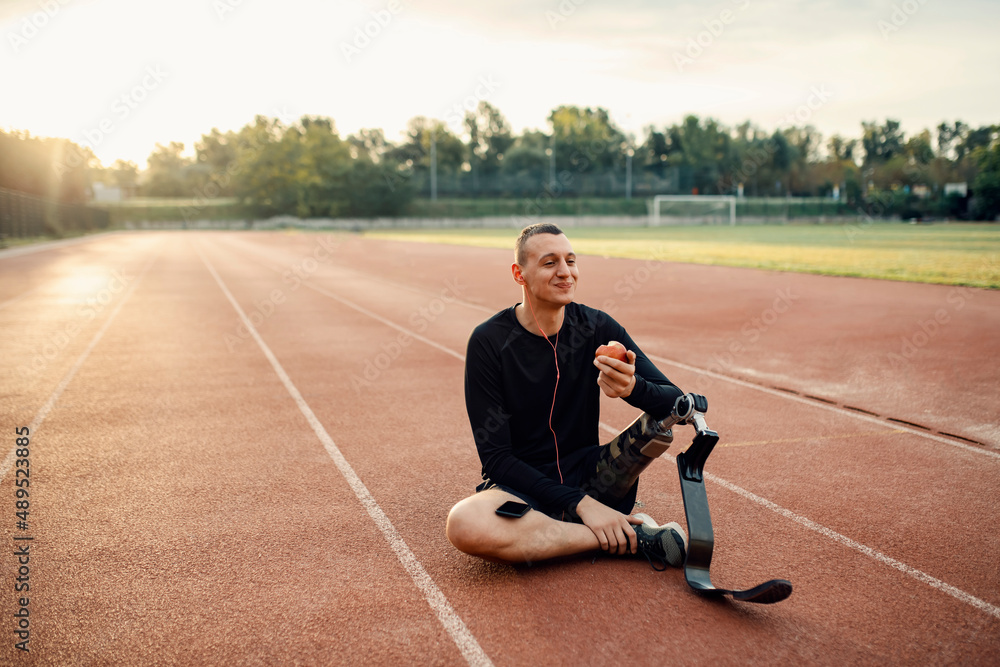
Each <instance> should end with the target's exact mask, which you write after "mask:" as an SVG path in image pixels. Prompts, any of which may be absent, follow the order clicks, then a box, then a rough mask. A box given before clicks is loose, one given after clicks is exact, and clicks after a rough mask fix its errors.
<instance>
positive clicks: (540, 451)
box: [465, 303, 683, 511]
mask: <svg viewBox="0 0 1000 667" xmlns="http://www.w3.org/2000/svg"><path fill="white" fill-rule="evenodd" d="M514 308H515V307H514V306H511V307H510V308H507V309H505V310H502V311H500V312H499V313H497V314H496V315H494V316H493V317H491V318H490V319H489V320H487V321H486V322H483V323H482V324H480V325H479V326H478V327H476V329H475V330H474V331H473V332H472V336H471V337H470V338H469V344H468V349H467V352H466V360H465V403H466V409H467V410H468V413H469V422H470V424H471V426H472V433H473V437H474V438H475V442H476V448H477V450H478V452H479V458H480V461H481V462H482V465H483V469H482V473H483V478H484V479H490V480H492V481H493V482H495V483H497V484H502V485H504V486H508V487H510V488H512V489H515V490H517V491H520V492H522V493H526V494H528V495H529V496H531V497H533V498H536V499H538V500H539V501H540V502H541V503H542V505H544V506H545V507H547V508H551V509H552V510H565V511H573V510H574V509H575V507H576V504H577V503H578V502H580V500H581V499H582V498H583V492H582V491H581V490H580V489H579V488H578V487H576V486H572V485H570V484H568V483H567V484H561V483H560V481H559V471H560V469H561V470H562V472H563V473H566V472H567V470H569V469H572V468H574V466H576V465H577V464H578V463H579V462H580V461H582V460H583V459H585V458H586V457H587V455H588V453H592V452H594V451H596V450H594V448H596V447H598V446H599V445H600V441H599V430H598V428H599V427H598V421H599V419H600V394H601V389H600V387H599V386H598V384H597V376H598V374H599V373H600V371H598V369H597V368H596V367H595V366H594V363H593V362H594V352H595V351H596V350H597V348H598V347H599V346H601V345H603V344H605V343H607V342H608V341H610V340H617V341H619V342H620V343H622V344H623V345H625V347H626V348H627V349H629V350H632V351H633V352H635V355H636V360H635V367H636V372H635V375H636V382H635V386H634V387H633V389H632V393H631V394H630V395H629V396H628V397H627V398H625V401H626V402H627V403H628V404H629V405H632V406H633V407H636V408H639V409H640V410H643V411H645V412H648V413H650V414H651V415H653V416H654V417H656V418H657V419H662V418H663V417H666V416H667V415H668V414H669V413H670V411H671V409H672V408H673V406H674V402H675V401H676V399H677V397H678V396H681V395H682V393H683V392H681V390H680V389H678V388H677V387H676V386H675V385H674V384H673V383H671V382H670V380H668V379H667V378H666V377H665V376H664V375H663V374H662V373H661V372H660V371H659V370H658V369H657V368H656V366H655V365H653V363H652V362H651V361H650V360H649V359H648V358H647V357H646V356H645V355H644V354H643V353H642V350H640V349H639V346H638V345H636V344H635V342H634V341H633V340H632V338H631V337H630V336H629V335H628V332H626V331H625V329H624V328H623V327H622V326H621V325H620V324H619V323H618V322H616V321H615V320H614V319H613V318H612V317H611V316H610V315H608V314H607V313H604V312H602V311H600V310H596V309H594V308H590V307H588V306H584V305H582V304H577V303H570V304H569V305H567V306H566V310H565V316H564V318H563V324H562V327H561V328H560V329H559V333H558V336H550V337H549V340H550V341H551V342H552V344H554V345H556V350H557V355H558V360H559V387H558V391H557V392H556V395H555V402H554V407H553V390H554V389H555V388H556V367H555V359H554V357H553V352H552V346H551V345H550V344H549V343H547V342H546V341H545V340H543V339H542V337H541V336H539V335H536V334H533V333H531V332H530V331H527V330H526V329H525V328H524V327H523V326H522V325H521V324H520V322H518V321H517V317H516V315H515V314H514ZM557 341H558V342H557ZM550 409H551V410H552V428H553V429H554V430H555V432H556V437H557V443H558V458H559V462H560V465H559V467H557V466H556V457H557V455H556V444H557V443H556V442H553V437H552V432H551V431H550V430H549V411H550ZM566 481H567V482H568V481H569V480H566ZM581 483H582V481H581Z"/></svg>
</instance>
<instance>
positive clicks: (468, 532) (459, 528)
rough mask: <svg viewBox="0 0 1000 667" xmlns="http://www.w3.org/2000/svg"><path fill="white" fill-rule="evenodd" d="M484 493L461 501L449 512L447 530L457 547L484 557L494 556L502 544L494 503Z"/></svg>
mask: <svg viewBox="0 0 1000 667" xmlns="http://www.w3.org/2000/svg"><path fill="white" fill-rule="evenodd" d="M484 499H485V498H483V497H482V496H472V497H470V498H466V499H465V500H462V501H460V502H459V503H458V504H456V505H455V506H454V507H452V508H451V511H450V512H449V513H448V521H447V523H446V525H445V534H446V535H447V536H448V541H449V542H451V543H452V545H454V547H455V548H456V549H458V550H459V551H462V552H464V553H467V554H470V555H472V556H479V557H481V558H490V557H495V554H496V553H497V552H498V550H499V549H501V548H502V546H503V545H501V544H500V543H499V542H500V537H501V536H500V535H498V534H497V531H496V530H494V529H496V528H497V525H496V520H495V519H496V517H495V516H494V514H493V509H491V508H492V504H490V503H484V502H483V500H484Z"/></svg>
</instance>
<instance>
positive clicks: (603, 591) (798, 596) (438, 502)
mask: <svg viewBox="0 0 1000 667" xmlns="http://www.w3.org/2000/svg"><path fill="white" fill-rule="evenodd" d="M510 261H511V252H509V251H501V250H490V249H477V248H460V247H453V246H451V247H449V246H438V245H423V244H404V243H397V242H388V241H377V240H371V239H365V238H361V237H358V236H354V235H325V234H286V233H267V234H265V233H208V232H191V233H163V234H161V233H143V234H116V235H106V236H99V237H94V238H91V239H88V240H85V241H82V242H79V243H76V244H70V245H63V246H56V247H45V248H40V249H37V251H35V252H18V253H10V252H7V253H0V331H2V336H0V350H2V354H0V368H2V373H0V383H2V384H0V386H2V390H0V406H2V414H3V415H4V420H3V428H4V432H5V433H6V434H7V441H6V442H5V443H4V448H5V450H9V451H10V452H11V456H9V457H8V459H7V461H5V464H4V468H3V471H4V475H3V478H2V481H0V508H4V510H5V511H4V512H0V516H5V517H6V519H3V520H0V532H2V533H3V534H4V535H5V536H6V540H5V544H6V545H7V547H8V548H7V549H6V553H7V555H6V556H5V557H4V558H3V559H0V568H2V569H0V576H2V577H3V578H4V581H6V582H7V583H6V584H4V585H3V587H2V590H3V592H2V594H0V619H2V620H0V631H2V632H0V638H3V640H2V643H0V662H2V663H4V664H10V663H12V662H16V663H17V664H59V665H65V664H135V665H143V664H154V663H155V664H183V665H188V664H191V665H201V664H379V665H381V664H401V663H402V664H410V663H416V664H448V665H451V664H464V663H473V664H489V663H491V662H492V663H493V664H496V665H508V664H509V665H521V664H525V665H526V664H537V663H539V662H541V663H544V664H556V665H561V664H565V665H578V664H600V663H605V662H609V663H610V662H620V661H627V662H630V663H633V664H639V665H659V664H665V663H668V662H669V663H678V662H679V663H682V664H707V663H720V662H721V663H726V664H729V663H740V664H743V663H768V664H800V663H803V662H808V663H814V664H842V663H890V662H892V663H897V662H903V663H921V664H923V663H930V664H945V663H961V664H984V665H985V664H995V662H996V657H997V655H1000V565H998V563H1000V561H998V559H997V557H996V554H997V553H998V547H1000V544H998V541H1000V538H998V537H997V536H998V535H1000V530H998V528H1000V519H998V517H997V512H996V509H995V500H994V499H995V498H997V497H1000V449H998V448H1000V435H998V427H997V424H998V421H1000V420H998V414H997V413H998V408H997V404H996V399H995V396H996V387H997V376H998V371H997V369H996V366H995V363H994V360H995V359H996V358H997V356H998V355H997V353H998V352H1000V349H998V348H1000V343H998V336H997V335H996V333H995V332H996V331H997V330H998V324H1000V295H998V294H997V293H995V292H990V291H985V290H962V289H960V288H949V287H940V286H933V285H916V284H906V283H892V282H885V281H872V280H859V279H841V278H827V277H818V276H808V275H801V274H792V273H768V272H763V271H752V270H742V269H728V268H715V267H703V266H693V265H679V264H668V263H645V262H639V261H631V260H618V259H605V258H599V257H582V258H581V261H580V268H581V287H580V291H579V292H578V298H579V300H580V301H581V302H583V303H587V304H589V305H593V306H597V307H606V308H607V309H609V310H610V311H611V312H612V313H613V314H614V316H615V317H616V318H617V319H618V320H619V321H620V322H622V323H623V324H624V325H625V326H626V327H627V328H628V329H629V331H630V333H631V334H632V336H633V338H635V339H636V341H637V342H638V343H639V345H641V346H642V348H643V350H644V351H645V352H646V353H647V354H650V355H651V356H652V357H653V358H654V359H655V360H656V361H657V363H658V364H659V365H660V367H661V369H662V370H663V371H664V372H665V373H666V374H667V376H668V377H670V378H671V379H672V380H673V381H674V382H676V383H677V384H678V385H679V386H681V387H682V388H683V389H685V390H687V391H700V392H701V393H705V394H706V395H708V397H709V404H710V409H709V413H708V421H709V425H710V426H711V427H712V428H713V429H715V430H717V431H718V432H719V433H720V435H721V437H722V440H721V442H720V445H719V447H718V448H717V449H716V451H715V453H713V455H712V457H711V458H710V459H709V462H708V465H707V466H706V472H708V473H709V475H710V476H709V479H708V482H707V489H708V494H709V498H710V502H711V505H712V514H713V519H714V523H715V533H716V551H715V559H714V561H713V567H712V576H713V580H714V581H715V582H716V583H717V585H720V586H725V587H730V588H743V587H748V586H751V585H754V584H757V583H759V582H761V581H763V580H765V579H769V578H773V577H784V578H788V579H790V580H791V581H792V582H793V583H794V585H795V592H794V593H793V595H792V597H791V598H789V599H788V600H787V601H785V602H782V603H780V604H777V605H773V606H753V605H748V604H740V603H733V602H728V601H723V602H718V601H710V600H706V599H704V598H700V597H698V596H696V595H695V594H693V593H692V592H691V591H690V589H689V588H688V587H687V585H686V584H685V583H684V580H683V574H682V573H681V571H679V570H674V569H671V570H669V571H667V572H662V573H658V572H654V571H652V570H651V569H650V568H649V566H648V565H647V564H646V562H645V561H644V560H635V559H620V558H597V559H596V560H595V559H592V558H590V557H580V558H575V559H569V560H566V561H562V562H558V563H547V564H539V565H534V566H531V567H529V566H517V567H513V566H503V565H495V564H488V563H485V562H482V561H479V560H478V559H475V558H471V557H468V556H465V555H463V554H461V553H459V552H457V551H455V550H454V549H453V548H452V547H451V546H450V545H449V544H448V542H447V540H446V539H445V537H444V532H443V526H444V519H445V517H446V515H447V512H448V509H449V508H450V506H451V505H452V504H453V503H455V502H456V501H458V500H459V499H461V498H462V497H464V496H466V495H468V494H469V493H470V492H471V491H472V489H473V486H474V485H475V484H476V482H477V480H478V476H479V475H478V471H479V463H478V460H477V457H476V454H475V450H474V447H473V444H472V442H471V438H470V434H469V432H468V431H469V427H468V423H467V421H466V416H465V411H464V404H463V399H462V371H463V362H462V356H463V354H464V349H465V342H466V340H467V338H468V335H469V333H470V331H471V330H472V328H473V327H474V326H475V325H476V324H478V323H479V322H481V321H482V320H484V319H486V317H488V316H489V315H490V314H492V313H493V312H496V311H497V310H499V309H501V308H504V307H506V306H509V305H510V304H512V303H514V302H515V301H517V300H518V298H519V292H518V291H517V290H516V289H515V287H516V286H515V285H514V284H513V282H512V281H511V280H510V278H509V277H508V276H509V272H508V269H507V267H508V266H509V264H510ZM240 311H242V313H243V314H244V316H245V317H247V321H248V322H249V323H250V324H251V326H252V329H253V332H254V333H253V334H251V333H250V327H247V326H246V323H245V322H244V321H243V320H242V319H241V315H240ZM934 324H936V325H937V326H936V327H935V326H934ZM921 332H922V334H923V335H920V334H921ZM907 342H909V347H907ZM893 355H895V356H893ZM897 357H898V358H897ZM860 410H863V411H864V412H861V411H860ZM634 415H635V411H634V410H633V409H632V408H630V407H629V406H627V405H625V404H624V403H622V402H621V401H606V402H605V403H604V411H603V414H602V422H603V424H604V425H605V434H606V435H608V436H610V434H611V433H612V432H613V431H615V430H616V429H618V428H620V427H622V426H624V425H625V424H627V423H628V422H629V421H630V420H631V419H632V418H633V417H634ZM24 426H30V427H31V444H30V456H29V459H30V463H29V465H28V467H29V468H30V471H31V478H30V480H31V486H30V487H29V488H30V492H31V493H30V515H29V516H28V520H27V522H26V523H27V526H26V528H24V529H20V528H18V527H17V521H18V519H17V518H16V517H15V512H16V508H15V502H16V498H15V491H16V488H15V486H14V484H15V480H16V479H23V475H22V476H21V477H18V476H17V473H16V470H17V469H18V467H24V466H23V465H22V466H18V465H17V464H16V463H15V461H14V459H16V458H17V457H16V456H14V455H13V450H14V437H15V436H14V428H15V427H24ZM677 435H678V438H679V439H683V438H685V437H687V438H689V437H690V433H688V432H686V431H685V430H684V429H683V428H682V429H679V430H678V432H677ZM956 436H958V437H956ZM639 498H640V501H641V502H642V503H643V511H645V512H647V513H650V514H652V515H653V516H654V517H655V518H657V519H658V520H660V521H668V520H682V516H683V507H682V504H681V499H680V494H679V485H678V483H677V474H676V469H675V467H674V465H673V462H672V460H671V459H670V458H669V457H664V458H663V460H662V461H659V462H657V463H656V464H655V465H654V466H652V467H651V468H650V469H649V471H647V473H646V474H645V475H644V477H643V480H642V482H641V484H640V492H639ZM15 537H32V538H33V540H32V541H31V542H30V545H31V546H30V555H31V557H30V563H29V565H28V567H29V569H30V575H29V579H30V592H29V593H27V594H24V593H18V594H15V592H14V590H13V586H14V583H15V578H16V576H17V574H18V569H17V568H18V567H19V565H18V563H17V562H16V557H15V556H14V555H13V550H14V549H15V548H16V547H15V546H14V545H15V544H17V545H24V544H28V542H27V541H25V540H19V541H17V542H15V540H14V538H15ZM22 595H27V596H28V597H29V602H28V604H27V605H26V606H24V607H22V605H20V604H19V598H20V597H21V596H22ZM22 608H27V609H28V610H29V612H30V616H29V618H30V624H29V627H30V641H29V645H28V646H29V647H30V649H31V650H30V653H27V654H25V653H23V652H20V651H18V650H17V649H16V648H15V646H14V644H15V641H17V639H16V638H15V635H14V630H15V629H17V622H18V619H17V618H15V617H14V614H15V613H16V612H18V610H19V609H22Z"/></svg>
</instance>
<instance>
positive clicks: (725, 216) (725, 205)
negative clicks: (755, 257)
mask: <svg viewBox="0 0 1000 667" xmlns="http://www.w3.org/2000/svg"><path fill="white" fill-rule="evenodd" d="M695 223H700V224H709V225H720V224H726V223H728V224H730V225H735V224H736V197H734V196H732V195H656V196H655V197H653V208H652V210H651V211H650V212H649V224H650V226H651V227H659V226H660V225H671V224H672V225H678V224H695Z"/></svg>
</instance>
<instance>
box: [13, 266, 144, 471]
mask: <svg viewBox="0 0 1000 667" xmlns="http://www.w3.org/2000/svg"><path fill="white" fill-rule="evenodd" d="M156 257H157V255H153V256H152V257H150V258H149V261H148V262H146V266H144V267H143V269H142V271H141V272H140V273H139V276H138V277H137V278H136V279H135V280H133V281H132V284H131V285H130V286H129V288H128V290H127V291H126V292H125V294H123V295H122V298H121V301H119V302H118V305H117V306H115V309H114V310H112V311H111V314H110V315H108V319H106V320H105V321H104V324H103V325H102V326H101V328H100V329H98V331H97V333H96V334H94V337H93V338H92V339H91V340H90V344H89V345H87V348H86V349H85V350H84V351H83V353H82V354H81V355H80V356H79V358H78V359H77V360H76V363H75V364H73V367H72V368H70V369H69V370H68V371H67V372H66V375H64V376H63V379H62V380H61V381H60V382H59V384H58V385H57V386H56V388H55V390H54V391H53V392H52V394H51V395H49V398H48V400H47V401H45V404H44V405H43V406H42V407H41V409H40V410H39V411H38V413H37V414H36V415H35V418H34V419H32V420H31V424H29V425H28V431H29V433H30V437H32V438H34V436H35V434H36V432H37V431H38V429H39V427H41V425H42V422H43V421H45V418H46V417H47V416H48V414H49V412H51V411H52V408H54V407H55V405H56V401H58V400H59V397H60V396H62V393H63V392H64V391H65V390H66V387H67V386H69V383H70V382H71V381H72V380H73V378H74V377H75V376H76V373H77V371H79V370H80V367H81V366H83V362H85V361H86V360H87V357H88V356H90V353H91V351H93V349H94V348H95V347H96V346H97V344H98V343H99V342H100V340H101V337H102V336H104V332H105V331H107V330H108V327H110V326H111V322H112V321H113V320H114V319H115V316H116V315H118V311H120V310H121V309H122V306H124V305H125V302H126V301H128V299H129V297H130V296H132V292H134V291H135V288H136V286H138V285H139V283H140V282H141V281H142V278H143V276H145V275H146V272H147V271H149V267H151V266H153V262H154V261H156ZM14 449H15V448H14V447H12V448H11V450H10V451H9V452H7V456H6V457H5V458H4V460H3V463H0V480H2V479H3V478H4V477H5V476H6V475H7V472H8V471H9V470H10V467H11V465H13V463H14Z"/></svg>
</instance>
